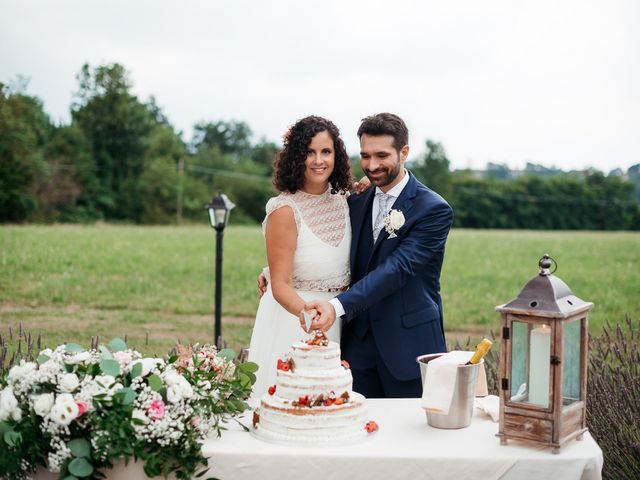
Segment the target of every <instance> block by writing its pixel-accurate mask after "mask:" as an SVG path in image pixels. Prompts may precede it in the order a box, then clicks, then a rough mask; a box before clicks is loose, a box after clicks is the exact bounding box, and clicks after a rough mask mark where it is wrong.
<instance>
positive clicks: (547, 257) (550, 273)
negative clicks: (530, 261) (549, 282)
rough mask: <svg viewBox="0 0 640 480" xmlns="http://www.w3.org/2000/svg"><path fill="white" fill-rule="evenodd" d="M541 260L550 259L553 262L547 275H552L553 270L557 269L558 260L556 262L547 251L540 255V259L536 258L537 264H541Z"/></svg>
mask: <svg viewBox="0 0 640 480" xmlns="http://www.w3.org/2000/svg"><path fill="white" fill-rule="evenodd" d="M543 260H551V261H552V262H553V270H552V271H550V272H549V275H553V274H554V273H555V271H556V270H557V269H558V262H556V260H555V258H553V257H552V256H550V255H549V254H547V253H545V254H544V255H543V256H542V257H540V260H538V265H540V266H542V261H543ZM549 266H550V265H549Z"/></svg>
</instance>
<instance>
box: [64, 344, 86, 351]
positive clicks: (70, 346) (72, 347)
mask: <svg viewBox="0 0 640 480" xmlns="http://www.w3.org/2000/svg"><path fill="white" fill-rule="evenodd" d="M64 351H65V352H69V353H79V352H84V348H82V346H80V345H78V344H77V343H67V344H66V345H65V347H64Z"/></svg>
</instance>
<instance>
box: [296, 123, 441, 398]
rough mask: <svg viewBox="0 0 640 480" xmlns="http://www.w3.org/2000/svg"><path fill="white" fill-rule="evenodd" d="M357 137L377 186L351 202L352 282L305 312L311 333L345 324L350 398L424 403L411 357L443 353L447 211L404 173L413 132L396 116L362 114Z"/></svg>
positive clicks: (366, 170)
mask: <svg viewBox="0 0 640 480" xmlns="http://www.w3.org/2000/svg"><path fill="white" fill-rule="evenodd" d="M358 137H359V138H360V165H361V166H362V169H363V170H364V173H365V174H366V176H367V177H368V178H369V180H370V181H371V184H372V186H374V187H375V188H370V189H369V190H367V191H366V192H365V193H364V194H361V195H351V196H350V197H349V200H348V201H349V208H350V216H351V229H352V240H351V281H352V285H351V287H350V289H349V290H348V291H346V292H344V293H341V294H340V295H338V296H337V297H335V298H333V299H332V300H330V301H328V302H327V301H320V300H316V301H312V302H308V303H307V304H306V305H305V309H307V310H310V309H312V308H315V309H316V310H317V311H318V312H319V315H318V316H316V318H315V319H314V323H313V328H321V329H322V330H325V331H326V330H327V329H328V328H329V326H330V325H331V324H333V322H334V321H335V319H336V317H340V318H342V319H343V327H342V336H341V342H340V343H341V348H342V356H343V358H344V359H345V360H347V361H348V362H349V364H350V365H351V372H352V374H353V380H354V383H353V389H354V391H356V392H360V393H362V394H363V395H365V396H366V397H368V398H378V397H396V398H397V397H420V396H421V395H422V383H421V381H420V369H419V366H418V364H417V363H416V357H417V356H419V355H422V354H427V353H435V352H444V351H446V345H445V341H444V326H443V319H442V300H441V298H440V271H441V268H442V260H443V257H444V249H445V243H446V240H447V235H448V233H449V229H450V227H451V223H452V221H453V211H452V210H451V207H450V206H449V205H448V204H447V202H446V201H445V200H444V199H443V198H442V197H440V196H439V195H438V194H437V193H435V192H433V191H432V190H429V189H428V188H427V187H425V186H424V185H423V184H422V183H420V182H419V181H418V180H416V178H415V177H414V176H413V175H411V174H410V173H409V172H408V171H406V170H405V168H404V163H405V161H406V159H407V156H408V154H409V145H408V143H409V138H408V137H409V133H408V130H407V126H406V125H405V123H404V122H403V121H402V119H401V118H399V117H398V116H397V115H393V114H391V113H379V114H376V115H372V116H370V117H367V118H365V119H364V120H363V121H362V124H361V125H360V128H359V129H358ZM400 212H401V213H402V214H400Z"/></svg>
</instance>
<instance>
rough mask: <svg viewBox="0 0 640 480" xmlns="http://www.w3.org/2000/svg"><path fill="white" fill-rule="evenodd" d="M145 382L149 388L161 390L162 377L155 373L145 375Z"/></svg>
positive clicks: (155, 390) (156, 390)
mask: <svg viewBox="0 0 640 480" xmlns="http://www.w3.org/2000/svg"><path fill="white" fill-rule="evenodd" d="M147 384H148V385H149V388H151V390H153V391H154V392H159V391H160V390H162V386H163V385H162V379H161V378H160V377H159V376H158V375H156V374H155V373H154V374H152V375H149V376H148V377H147Z"/></svg>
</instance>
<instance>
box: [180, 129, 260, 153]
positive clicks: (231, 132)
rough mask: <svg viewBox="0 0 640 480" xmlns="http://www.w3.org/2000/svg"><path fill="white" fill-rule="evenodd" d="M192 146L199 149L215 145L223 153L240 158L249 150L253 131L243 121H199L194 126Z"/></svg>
mask: <svg viewBox="0 0 640 480" xmlns="http://www.w3.org/2000/svg"><path fill="white" fill-rule="evenodd" d="M193 129H194V137H193V141H192V145H193V148H194V149H195V150H196V151H200V150H202V149H206V148H213V147H216V148H217V149H218V150H219V151H220V152H221V153H223V154H232V155H233V156H234V158H236V159H237V158H240V157H242V156H245V155H247V154H248V153H249V152H250V151H251V136H252V135H253V132H252V131H251V128H249V125H247V124H246V123H245V122H236V121H234V120H232V121H230V122H225V121H222V120H219V121H217V122H206V123H205V122H200V123H197V124H196V125H195V126H194V127H193Z"/></svg>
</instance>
